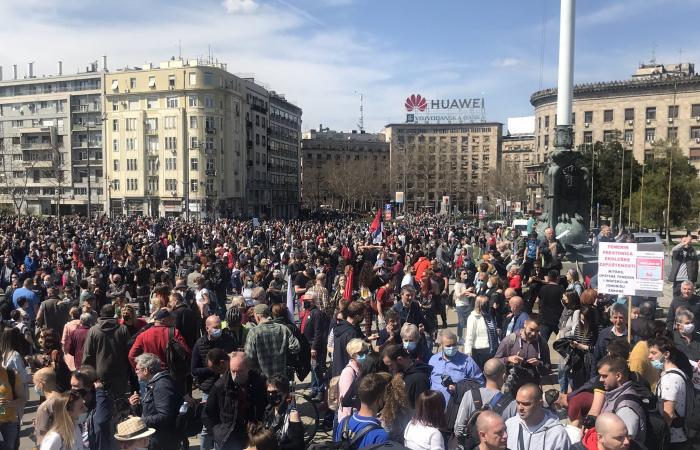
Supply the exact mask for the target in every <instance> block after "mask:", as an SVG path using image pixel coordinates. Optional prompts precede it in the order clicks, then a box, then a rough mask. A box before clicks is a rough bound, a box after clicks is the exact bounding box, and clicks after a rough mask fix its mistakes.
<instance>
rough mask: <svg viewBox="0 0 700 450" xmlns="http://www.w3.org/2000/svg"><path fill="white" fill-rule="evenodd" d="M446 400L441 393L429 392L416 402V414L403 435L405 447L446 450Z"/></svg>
mask: <svg viewBox="0 0 700 450" xmlns="http://www.w3.org/2000/svg"><path fill="white" fill-rule="evenodd" d="M444 411H445V398H444V397H443V396H442V394H441V393H440V392H437V391H431V390H427V391H424V392H422V393H421V394H420V395H419V396H418V399H417V400H416V412H415V414H414V415H413V418H412V419H411V421H410V422H409V423H408V425H406V430H405V431H404V433H403V439H404V445H405V446H406V447H408V448H410V449H411V450H441V449H442V450H444V449H445V448H446V447H445V438H444V437H443V435H442V431H443V430H445V429H446V428H447V422H446V421H445V412H444Z"/></svg>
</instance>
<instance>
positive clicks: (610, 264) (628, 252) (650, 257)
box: [598, 242, 664, 297]
mask: <svg viewBox="0 0 700 450" xmlns="http://www.w3.org/2000/svg"><path fill="white" fill-rule="evenodd" d="M642 245H643V244H642ZM639 246H640V245H639V244H624V243H617V242H601V243H600V244H599V245H598V292H600V293H601V294H612V295H638V296H648V297H660V296H661V295H662V293H663V285H664V281H663V267H664V253H663V250H662V251H655V249H647V248H644V249H642V248H638V247H639Z"/></svg>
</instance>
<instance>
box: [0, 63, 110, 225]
mask: <svg viewBox="0 0 700 450" xmlns="http://www.w3.org/2000/svg"><path fill="white" fill-rule="evenodd" d="M104 64H106V58H105V59H103V65H104ZM105 73H106V72H105V68H104V67H103V68H102V70H101V71H98V68H97V64H96V63H95V64H91V65H90V66H88V67H87V68H86V70H85V72H83V73H78V74H74V75H63V73H62V64H61V63H60V62H59V63H58V71H57V73H56V74H55V75H49V76H42V77H36V76H35V75H34V73H33V63H30V64H28V66H27V72H26V74H25V76H24V77H23V78H20V77H19V76H18V70H17V66H13V70H12V74H11V76H10V79H9V80H2V68H0V206H1V207H3V208H5V209H7V210H10V211H15V212H16V211H20V212H22V213H25V212H26V213H31V214H57V213H60V214H87V212H88V200H89V202H90V204H91V213H92V214H96V213H99V212H101V211H102V205H103V204H104V199H105V190H104V178H103V173H104V172H103V159H102V158H103V148H102V128H101V117H102V114H103V105H102V86H103V83H104V76H105ZM88 194H89V197H88Z"/></svg>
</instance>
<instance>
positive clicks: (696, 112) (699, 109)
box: [690, 104, 700, 119]
mask: <svg viewBox="0 0 700 450" xmlns="http://www.w3.org/2000/svg"><path fill="white" fill-rule="evenodd" d="M690 117H693V118H694V119H697V118H699V117H700V105H698V104H696V105H691V107H690Z"/></svg>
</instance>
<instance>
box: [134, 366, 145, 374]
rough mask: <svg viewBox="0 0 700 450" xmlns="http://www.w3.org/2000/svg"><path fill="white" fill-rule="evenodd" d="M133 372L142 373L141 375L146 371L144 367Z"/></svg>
mask: <svg viewBox="0 0 700 450" xmlns="http://www.w3.org/2000/svg"><path fill="white" fill-rule="evenodd" d="M135 371H136V372H142V373H143V372H146V371H147V370H146V368H145V367H137V368H136V369H135Z"/></svg>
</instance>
